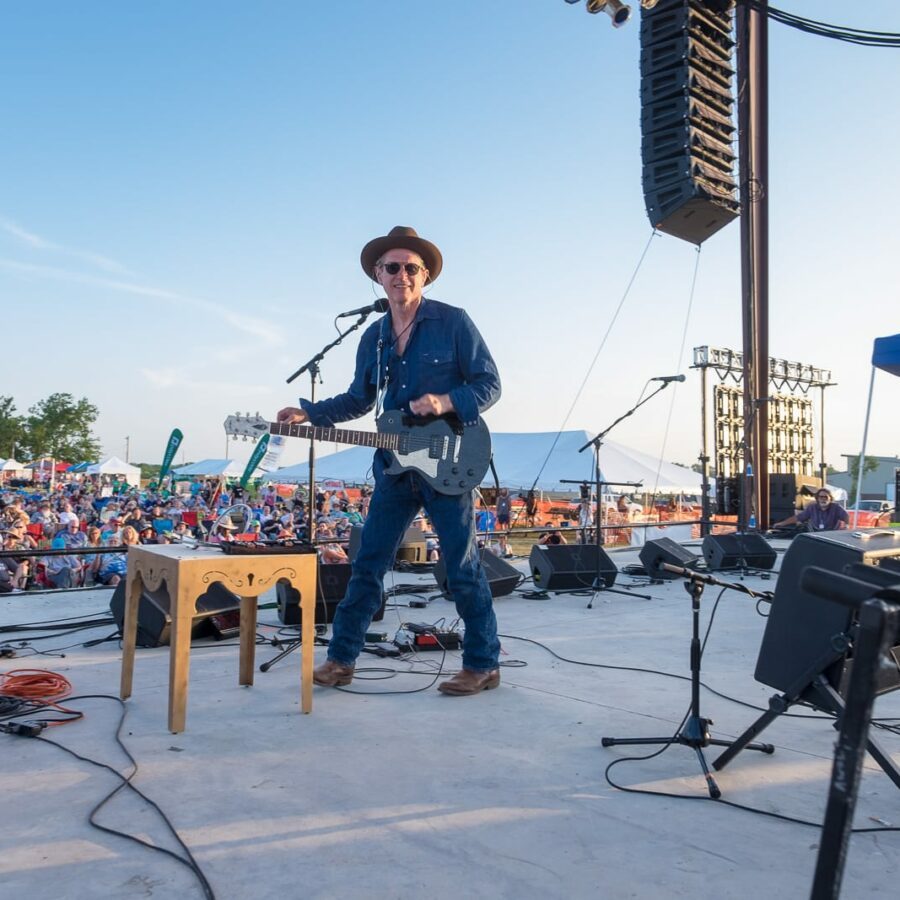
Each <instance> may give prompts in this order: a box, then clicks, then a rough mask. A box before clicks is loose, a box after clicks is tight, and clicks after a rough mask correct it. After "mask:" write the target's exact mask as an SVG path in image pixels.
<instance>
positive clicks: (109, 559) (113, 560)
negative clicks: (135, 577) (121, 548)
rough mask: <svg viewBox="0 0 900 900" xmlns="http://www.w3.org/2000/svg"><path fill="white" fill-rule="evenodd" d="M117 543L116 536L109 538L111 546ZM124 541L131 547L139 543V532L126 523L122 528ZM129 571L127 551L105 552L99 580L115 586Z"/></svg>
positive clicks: (101, 558) (101, 560)
mask: <svg viewBox="0 0 900 900" xmlns="http://www.w3.org/2000/svg"><path fill="white" fill-rule="evenodd" d="M116 543H117V541H116V540H115V538H114V537H113V538H109V539H107V544H108V545H109V546H113V547H114V546H115V545H116ZM122 543H123V544H125V545H126V547H131V546H134V545H135V544H138V543H139V541H138V533H137V532H136V531H135V530H134V528H132V526H131V525H126V526H125V527H124V528H123V529H122ZM127 571H128V557H127V553H104V554H103V555H102V556H101V557H100V566H99V570H98V572H97V580H98V581H99V582H100V584H107V585H109V586H111V587H115V586H116V585H117V584H118V583H119V582H120V581H121V580H122V579H123V578H124V577H125V574H126V572H127Z"/></svg>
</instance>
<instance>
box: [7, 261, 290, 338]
mask: <svg viewBox="0 0 900 900" xmlns="http://www.w3.org/2000/svg"><path fill="white" fill-rule="evenodd" d="M0 268H5V269H9V270H11V271H14V272H20V273H22V274H24V275H33V276H36V277H38V278H51V279H54V280H57V281H68V282H72V283H76V284H87V285H92V286H94V287H101V288H106V289H108V290H111V291H119V292H121V293H126V294H137V295H138V296H141V297H150V298H153V299H154V300H170V301H172V302H173V303H184V304H188V305H190V306H193V307H194V308H196V309H202V310H204V311H206V312H210V313H213V314H214V315H217V316H221V317H222V319H223V320H224V321H225V322H227V323H228V324H229V325H231V326H232V327H233V328H234V329H235V330H236V331H239V332H241V333H243V334H246V335H248V336H249V337H252V338H257V339H260V340H262V341H265V343H266V345H267V346H268V347H270V348H271V347H274V346H283V345H284V344H286V343H287V340H286V338H285V337H284V336H283V335H282V334H281V331H280V330H279V329H278V328H277V327H276V326H274V325H272V324H271V323H270V322H267V321H266V320H265V319H259V318H257V317H255V316H248V315H247V314H246V313H238V312H235V311H234V310H232V309H229V308H228V307H227V306H225V305H224V304H222V303H216V302H214V301H212V300H206V299H204V298H202V297H191V296H189V295H187V294H179V293H178V292H177V291H170V290H167V289H165V288H157V287H151V286H149V285H143V284H138V283H136V282H131V281H120V280H117V279H112V278H103V277H101V276H98V275H85V274H83V273H81V272H72V271H70V270H68V269H60V268H57V267H55V266H46V265H36V264H34V263H23V262H19V261H18V260H14V259H5V258H0Z"/></svg>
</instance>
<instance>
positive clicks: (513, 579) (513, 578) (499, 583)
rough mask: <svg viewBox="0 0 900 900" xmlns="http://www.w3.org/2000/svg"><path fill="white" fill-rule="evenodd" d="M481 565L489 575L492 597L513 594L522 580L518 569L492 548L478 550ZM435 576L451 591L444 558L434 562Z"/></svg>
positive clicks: (443, 588) (439, 583) (444, 588)
mask: <svg viewBox="0 0 900 900" xmlns="http://www.w3.org/2000/svg"><path fill="white" fill-rule="evenodd" d="M478 556H479V559H480V560H481V567H482V568H483V569H484V574H485V575H486V576H487V580H488V587H489V588H490V589H491V596H492V597H505V596H506V595H507V594H511V593H512V592H513V591H514V590H515V589H516V585H518V583H519V582H520V581H521V580H522V577H521V575H520V574H519V572H518V570H517V569H515V568H514V567H513V566H511V565H510V564H509V563H508V562H506V560H504V559H500V557H499V556H495V555H494V554H493V553H491V551H490V550H485V549H484V548H483V547H482V548H481V549H480V550H479V551H478ZM434 578H435V581H437V583H438V587H439V588H440V589H441V590H442V591H443V592H444V593H445V594H447V593H449V588H448V585H447V563H446V562H445V561H444V559H443V558H441V559H439V560H438V561H437V562H436V563H435V564H434Z"/></svg>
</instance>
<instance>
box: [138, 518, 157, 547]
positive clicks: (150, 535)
mask: <svg viewBox="0 0 900 900" xmlns="http://www.w3.org/2000/svg"><path fill="white" fill-rule="evenodd" d="M134 530H135V531H136V532H137V533H138V540H139V541H140V542H141V543H142V544H155V543H157V540H156V532H155V531H154V530H153V525H152V524H151V523H150V522H146V521H142V522H138V523H137V524H136V525H135V526H134Z"/></svg>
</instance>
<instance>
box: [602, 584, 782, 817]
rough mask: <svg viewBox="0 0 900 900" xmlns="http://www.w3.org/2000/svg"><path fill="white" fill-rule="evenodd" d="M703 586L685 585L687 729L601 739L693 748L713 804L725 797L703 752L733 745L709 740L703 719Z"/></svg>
mask: <svg viewBox="0 0 900 900" xmlns="http://www.w3.org/2000/svg"><path fill="white" fill-rule="evenodd" d="M703 586H704V585H703V582H702V581H701V580H699V579H697V578H691V579H689V580H688V581H686V582H685V585H684V588H685V590H686V591H687V592H688V593H689V594H690V595H691V623H692V635H691V714H690V715H689V716H688V718H687V721H686V722H685V723H684V727H683V728H682V729H681V731H679V732H678V734H676V735H674V736H672V735H669V736H667V737H650V738H609V737H605V738H601V739H600V744H601V746H603V747H615V746H616V745H617V744H622V745H629V746H647V745H650V744H664V745H669V744H680V745H681V746H683V747H691V748H692V749H693V750H694V752H695V753H696V754H697V761H698V762H699V763H700V769H701V770H702V771H703V777H704V778H705V779H706V789H707V790H708V791H709V796H710V797H711V798H712V799H713V800H718V799H719V798H720V797H721V796H722V792H721V790H719V786H718V784H716V780H715V779H714V778H713V776H712V773H711V772H710V771H709V765H708V764H707V762H706V757H705V756H704V755H703V748H704V747H708V746H709V745H710V744H712V745H713V746H716V747H730V746H731V741H723V740H721V739H719V738H711V737H710V736H709V726H710V725H712V724H713V723H712V719H704V718H703V717H702V716H701V715H700V597H701V595H702V594H703ZM746 747H747V749H750V750H759V751H760V752H761V753H774V752H775V748H774V747H773V746H772V745H771V744H759V743H752V744H747V745H746Z"/></svg>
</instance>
